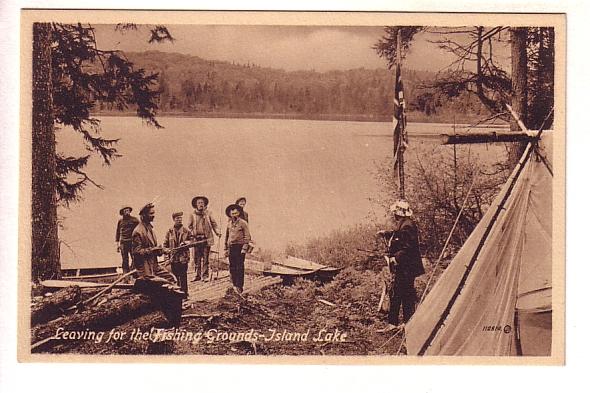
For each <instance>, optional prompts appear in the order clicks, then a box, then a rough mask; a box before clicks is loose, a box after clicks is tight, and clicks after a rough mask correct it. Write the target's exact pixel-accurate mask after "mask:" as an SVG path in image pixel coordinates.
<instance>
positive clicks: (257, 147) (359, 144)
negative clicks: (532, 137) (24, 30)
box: [58, 117, 502, 268]
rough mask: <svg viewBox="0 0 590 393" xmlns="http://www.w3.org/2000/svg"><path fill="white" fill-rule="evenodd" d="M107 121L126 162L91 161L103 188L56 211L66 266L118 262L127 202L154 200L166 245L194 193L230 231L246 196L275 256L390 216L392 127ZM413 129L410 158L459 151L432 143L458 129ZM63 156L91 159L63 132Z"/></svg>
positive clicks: (494, 154)
mask: <svg viewBox="0 0 590 393" xmlns="http://www.w3.org/2000/svg"><path fill="white" fill-rule="evenodd" d="M101 120H102V135H103V136H104V137H107V138H120V142H119V144H118V150H119V152H120V153H121V154H122V157H120V158H117V159H116V160H114V161H113V163H112V165H111V166H110V167H105V166H103V165H102V163H101V161H100V159H98V158H97V157H93V158H92V160H91V162H90V164H89V167H88V173H89V174H91V176H92V178H93V179H94V180H95V181H96V182H97V183H99V184H102V185H103V186H104V189H102V190H101V189H98V188H96V187H94V186H92V185H89V186H88V188H87V189H86V191H85V192H84V200H83V201H82V202H80V203H77V204H73V205H71V206H70V208H69V209H63V208H60V209H59V213H58V214H59V215H60V218H61V219H62V225H63V228H61V229H60V232H59V233H60V234H59V236H60V239H61V240H62V241H63V244H62V246H61V256H62V266H63V267H64V268H71V267H80V266H115V265H119V264H120V256H119V255H118V254H117V253H116V250H115V244H114V240H115V228H116V224H117V220H118V219H119V215H118V211H119V208H120V207H121V206H122V205H125V204H129V205H131V206H133V208H134V210H133V213H132V214H133V215H137V213H138V210H139V208H141V206H143V205H144V204H146V203H147V202H149V201H152V200H156V219H155V222H154V226H155V232H156V235H157V236H158V240H159V241H160V242H162V241H163V240H164V234H165V232H166V230H167V229H168V228H169V227H170V226H171V224H172V219H171V214H172V213H173V212H174V211H184V213H185V223H186V222H187V220H188V218H187V215H188V214H189V213H190V212H191V210H192V207H191V205H190V202H191V199H192V198H193V197H194V196H196V195H206V196H208V197H209V200H210V204H209V210H210V212H211V213H212V214H213V216H214V217H215V218H216V219H217V221H218V222H220V223H221V224H222V226H223V230H224V231H225V226H226V222H227V218H226V217H225V213H224V210H225V207H226V206H227V205H228V204H229V203H233V202H234V201H235V199H236V198H237V197H239V196H245V197H246V198H247V199H248V204H247V206H246V211H248V214H249V217H250V229H251V232H252V235H253V239H254V240H255V242H256V244H257V245H258V246H260V247H261V248H264V249H270V250H275V251H278V252H280V251H282V250H283V249H284V247H285V246H286V245H287V244H288V243H290V242H296V243H299V242H303V241H305V240H306V239H308V238H312V237H317V236H321V235H326V234H328V233H330V232H331V231H333V230H335V229H338V228H344V227H349V226H353V225H355V224H357V223H361V222H366V221H367V220H368V218H369V217H377V218H382V217H383V216H384V210H383V209H382V208H381V207H380V206H379V204H378V200H379V191H380V187H379V184H377V181H376V180H375V177H374V173H375V170H376V164H377V163H380V162H383V161H385V160H391V133H392V125H391V123H368V122H342V121H308V120H274V119H272V120H267V119H204V118H161V119H159V120H160V122H161V124H162V125H163V126H164V127H165V128H164V129H162V130H156V129H154V128H150V127H147V126H145V125H142V123H141V121H140V120H139V119H137V118H131V117H105V118H102V119H101ZM408 130H409V133H410V135H411V134H412V133H416V132H420V133H421V134H426V135H422V136H421V137H416V138H412V137H411V140H410V148H409V149H410V151H409V154H408V157H409V158H408V159H411V155H412V154H416V152H419V154H421V155H426V156H427V155H428V154H429V152H432V151H433V150H434V149H452V147H449V146H439V145H438V144H436V143H435V142H433V139H431V138H428V134H436V133H440V132H452V125H443V124H418V123H412V124H410V125H409V126H408ZM478 148H480V149H481V148H482V147H478ZM484 149H485V148H484ZM58 150H59V151H61V152H64V153H67V154H74V155H81V154H84V151H83V149H82V143H81V141H80V138H79V137H78V135H76V134H75V133H73V132H72V131H71V130H61V131H58ZM412 152H413V153H412ZM486 152H487V153H486V154H487V156H488V157H487V159H492V160H495V159H501V155H502V149H491V150H489V149H486ZM490 155H491V156H490Z"/></svg>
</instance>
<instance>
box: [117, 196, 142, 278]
mask: <svg viewBox="0 0 590 393" xmlns="http://www.w3.org/2000/svg"><path fill="white" fill-rule="evenodd" d="M132 210H133V209H132V208H131V207H129V206H123V207H122V208H121V209H120V210H119V215H120V216H122V217H121V219H119V222H117V232H116V234H115V244H116V246H117V252H120V253H121V258H122V259H123V273H127V272H128V271H129V270H130V269H131V268H133V255H132V253H131V234H132V233H133V230H134V229H135V227H136V226H137V224H139V220H138V219H137V218H135V217H133V216H132V215H131V211H132ZM130 255H131V266H129V256H130Z"/></svg>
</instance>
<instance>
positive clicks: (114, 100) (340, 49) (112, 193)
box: [18, 9, 566, 365]
mask: <svg viewBox="0 0 590 393" xmlns="http://www.w3.org/2000/svg"><path fill="white" fill-rule="evenodd" d="M565 34H566V22H565V15H564V14H452V13H445V14H443V13H439V14H436V13H412V14H403V13H393V12H343V13H334V12H332V13H331V12H280V13H279V12H244V11H224V12H221V11H215V12H214V11H141V12H140V11H118V10H110V11H93V12H92V13H89V12H84V11H79V10H33V9H24V10H22V11H21V48H20V56H21V72H22V77H21V128H20V141H21V158H20V160H21V167H20V181H19V184H20V195H19V205H20V206H19V207H20V214H19V234H20V237H19V264H18V266H19V271H18V274H19V286H18V293H19V310H18V311H19V321H18V322H19V324H18V335H19V337H18V356H19V360H20V361H25V362H46V361H48V360H50V361H57V362H72V361H74V362H76V361H85V360H90V361H93V362H111V361H118V360H117V359H120V360H119V361H121V360H123V361H124V360H129V359H138V358H141V359H146V361H168V362H187V361H188V362H191V361H195V362H214V363H215V362H217V363H218V362H226V361H231V362H237V363H249V362H262V363H294V364H297V363H302V362H304V363H311V364H339V363H344V364H416V363H418V362H427V363H428V364H437V363H442V362H446V363H449V362H450V363H453V362H455V361H456V362H457V363H458V364H459V363H460V364H482V363H485V364H487V363H490V362H491V363H494V364H522V365H529V364H530V365H537V364H542V365H561V364H563V363H564V357H565V355H564V353H565V344H564V343H565V326H564V323H565V309H564V301H565V280H564V270H565V257H564V253H565V226H564V225H565V199H564V198H565V197H564V192H565V139H566V128H565V38H566V37H565ZM449 359H450V360H449Z"/></svg>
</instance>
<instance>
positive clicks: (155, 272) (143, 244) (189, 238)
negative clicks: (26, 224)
mask: <svg viewBox="0 0 590 393" xmlns="http://www.w3.org/2000/svg"><path fill="white" fill-rule="evenodd" d="M191 204H192V206H193V208H194V210H193V212H192V213H191V216H190V218H189V225H188V228H185V227H184V226H183V222H182V219H183V213H182V212H176V213H173V214H172V219H173V221H174V225H173V226H172V227H171V228H170V229H169V230H168V231H167V232H166V236H165V240H164V243H163V245H162V246H158V242H157V239H156V236H155V234H154V232H153V226H152V221H153V220H154V218H155V206H154V205H153V204H152V203H148V204H147V205H145V206H144V207H143V208H142V209H141V210H140V212H139V216H140V220H138V219H137V218H135V217H133V216H131V210H132V209H131V207H124V208H122V209H121V210H120V211H119V214H120V215H121V216H122V218H121V219H120V220H119V222H118V224H117V234H116V241H117V250H118V251H120V252H121V256H122V261H123V270H124V271H125V272H128V271H129V270H130V268H132V267H133V265H134V266H135V268H136V269H137V280H136V281H135V282H136V287H137V288H138V290H140V291H143V292H145V293H148V294H150V295H152V296H153V297H154V298H155V299H156V301H158V302H160V303H162V304H161V307H162V309H163V311H164V313H165V315H166V317H167V319H168V320H169V321H170V323H172V324H173V325H177V324H178V323H179V322H180V314H181V311H182V299H187V298H188V283H187V271H188V265H189V260H190V248H194V250H195V251H194V265H195V273H196V274H195V278H194V280H193V281H199V280H204V281H206V280H208V277H209V255H210V253H211V247H212V246H213V245H214V244H215V236H216V237H218V241H220V238H221V230H220V227H219V225H218V224H217V222H216V221H215V219H214V218H213V217H212V216H211V214H209V212H208V211H207V206H208V205H209V199H208V198H207V197H205V196H196V197H194V198H193V200H192V202H191ZM245 205H246V198H244V197H241V198H238V200H237V201H236V203H233V204H231V205H229V206H227V208H226V209H225V214H226V215H227V216H228V217H229V220H228V224H227V229H226V235H225V257H229V271H230V277H231V281H232V284H233V288H234V290H235V291H236V292H237V293H242V291H243V287H244V262H245V258H246V254H247V253H248V252H249V250H250V248H251V240H252V238H251V235H250V230H249V227H248V221H249V220H248V213H247V212H246V211H245V210H244V206H245ZM390 211H391V213H392V218H393V225H392V228H391V229H390V230H382V231H379V232H378V233H377V234H378V235H379V236H382V237H383V238H384V239H386V240H387V244H388V258H387V261H388V265H389V268H390V270H391V272H392V273H393V275H394V282H393V286H392V289H391V291H390V309H389V315H388V322H389V324H390V325H389V328H394V327H396V326H397V325H399V323H400V319H399V312H400V311H403V321H404V322H407V321H408V320H409V319H410V318H411V316H412V315H413V313H414V310H415V307H416V302H417V296H416V290H415V288H414V280H415V278H416V277H418V276H420V275H422V274H424V266H423V264H422V258H421V255H420V248H419V239H418V228H417V226H416V224H415V222H414V221H413V220H412V210H411V209H410V206H409V204H408V202H406V201H404V200H399V201H397V202H396V203H394V204H393V205H391V207H390ZM163 254H166V255H168V259H169V261H170V266H171V272H172V274H171V273H170V272H169V271H168V270H167V269H165V268H164V267H162V266H161V265H160V264H159V263H158V259H157V258H158V256H161V255H163ZM130 257H131V261H132V265H131V266H130V264H129V260H130ZM177 284H178V285H179V286H177ZM179 299H180V300H179ZM400 309H401V310H400Z"/></svg>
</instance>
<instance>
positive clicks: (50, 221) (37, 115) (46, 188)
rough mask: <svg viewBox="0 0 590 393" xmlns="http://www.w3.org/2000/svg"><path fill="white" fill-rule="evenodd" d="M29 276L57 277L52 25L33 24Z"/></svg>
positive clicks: (38, 278) (57, 249)
mask: <svg viewBox="0 0 590 393" xmlns="http://www.w3.org/2000/svg"><path fill="white" fill-rule="evenodd" d="M32 120H33V129H32V157H31V158H32V198H31V199H32V201H31V202H32V207H31V209H32V223H31V227H32V253H31V256H32V258H31V259H32V260H31V264H32V269H31V273H32V279H33V281H38V280H40V279H48V278H55V277H59V275H60V271H61V267H60V262H59V241H58V237H57V197H56V162H55V132H54V128H53V127H54V124H53V99H52V83H51V26H50V25H49V24H48V23H35V24H33V119H32Z"/></svg>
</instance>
